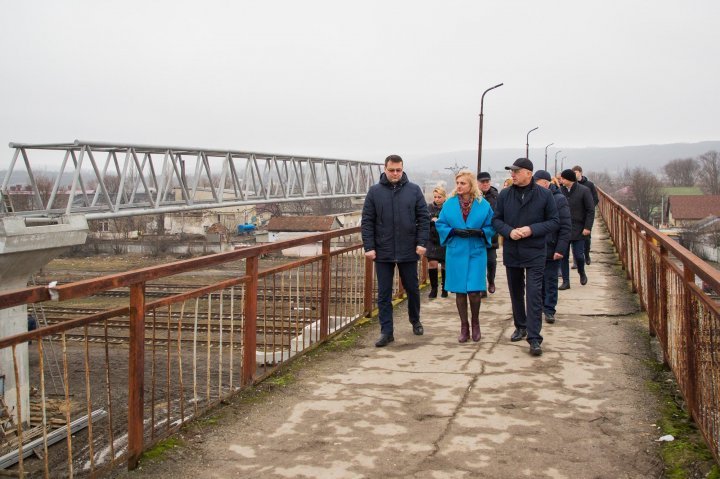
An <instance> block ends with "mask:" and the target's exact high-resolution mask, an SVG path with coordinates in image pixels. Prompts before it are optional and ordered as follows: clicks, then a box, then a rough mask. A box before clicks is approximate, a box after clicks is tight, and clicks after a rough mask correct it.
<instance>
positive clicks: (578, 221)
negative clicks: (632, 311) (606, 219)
mask: <svg viewBox="0 0 720 479" xmlns="http://www.w3.org/2000/svg"><path fill="white" fill-rule="evenodd" d="M560 182H561V183H562V184H563V187H562V192H563V193H564V194H565V196H567V199H568V204H569V205H570V217H571V219H572V228H571V230H570V247H571V248H572V254H573V259H574V260H575V263H576V264H577V270H578V273H579V274H580V284H581V285H583V286H584V285H586V284H587V282H588V278H587V275H586V274H585V237H586V236H588V235H590V231H591V230H592V227H593V222H594V221H595V203H594V202H593V198H592V193H590V189H589V188H587V187H586V186H583V185H581V184H579V183H577V177H576V176H575V172H574V171H573V170H570V169H567V170H563V172H562V173H561V174H560ZM560 268H561V269H562V276H563V284H561V285H560V287H559V288H558V289H569V288H570V263H569V262H568V255H565V256H564V257H563V259H562V260H561V262H560Z"/></svg>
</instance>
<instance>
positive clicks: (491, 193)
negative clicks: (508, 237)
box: [483, 186, 499, 249]
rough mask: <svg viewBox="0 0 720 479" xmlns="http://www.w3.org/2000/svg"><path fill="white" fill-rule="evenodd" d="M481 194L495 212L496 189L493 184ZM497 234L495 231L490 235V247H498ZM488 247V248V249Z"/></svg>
mask: <svg viewBox="0 0 720 479" xmlns="http://www.w3.org/2000/svg"><path fill="white" fill-rule="evenodd" d="M483 196H484V197H485V199H486V200H488V203H490V207H491V208H492V210H493V214H495V208H496V207H497V199H498V190H497V188H495V187H494V186H491V187H490V189H489V190H487V193H484V194H483ZM498 247H499V245H498V234H497V233H495V234H494V235H493V237H492V246H491V247H490V248H492V249H498ZM490 248H488V249H490Z"/></svg>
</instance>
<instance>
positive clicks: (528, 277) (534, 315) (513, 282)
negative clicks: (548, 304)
mask: <svg viewBox="0 0 720 479" xmlns="http://www.w3.org/2000/svg"><path fill="white" fill-rule="evenodd" d="M505 271H506V272H507V279H508V289H509V290H510V301H511V302H512V311H513V320H514V321H515V327H516V328H525V329H527V333H528V335H527V340H528V342H530V341H532V340H537V341H539V342H541V343H542V340H543V337H542V336H541V335H540V330H541V329H542V309H543V278H544V276H545V264H544V263H543V264H541V265H539V266H532V267H530V268H511V267H509V266H506V267H505Z"/></svg>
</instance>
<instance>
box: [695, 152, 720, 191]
mask: <svg viewBox="0 0 720 479" xmlns="http://www.w3.org/2000/svg"><path fill="white" fill-rule="evenodd" d="M698 163H699V164H700V168H699V178H698V181H697V182H698V184H699V185H700V187H701V188H702V189H703V191H704V192H705V194H708V195H720V153H718V152H717V151H714V150H713V151H708V152H707V153H704V154H702V155H700V156H699V157H698Z"/></svg>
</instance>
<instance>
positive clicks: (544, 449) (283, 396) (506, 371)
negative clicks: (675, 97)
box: [132, 226, 661, 478]
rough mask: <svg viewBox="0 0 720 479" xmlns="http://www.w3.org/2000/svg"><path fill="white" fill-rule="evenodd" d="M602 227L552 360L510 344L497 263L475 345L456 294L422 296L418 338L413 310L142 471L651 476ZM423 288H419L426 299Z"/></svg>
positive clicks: (569, 296)
mask: <svg viewBox="0 0 720 479" xmlns="http://www.w3.org/2000/svg"><path fill="white" fill-rule="evenodd" d="M601 228H602V226H600V227H597V228H596V231H595V237H594V241H593V253H594V254H593V259H594V262H593V264H592V265H591V266H589V267H588V276H589V278H590V281H589V284H588V285H587V286H584V287H582V286H580V285H579V281H578V279H577V274H576V272H575V271H572V273H573V277H572V288H571V289H570V290H567V291H561V292H560V294H561V296H560V303H559V306H558V314H557V319H558V321H557V322H556V323H555V324H553V325H548V324H545V325H544V326H543V335H544V336H545V342H544V344H543V347H544V355H543V356H542V357H540V358H534V357H531V356H530V355H529V354H528V346H527V344H526V343H525V342H524V341H523V342H519V343H511V342H510V341H509V339H508V338H509V336H510V333H511V332H512V330H513V325H512V320H511V317H510V316H511V314H510V303H509V297H508V295H507V287H506V286H505V276H504V271H503V268H502V267H500V268H499V271H498V273H499V276H500V277H499V278H498V282H497V284H498V285H499V286H500V287H499V288H498V291H497V293H496V294H494V295H491V298H490V299H489V300H487V301H485V302H483V305H482V310H481V325H482V331H483V337H482V340H481V341H480V342H479V343H467V344H458V342H457V339H456V336H457V332H458V331H457V330H458V325H457V322H458V321H457V316H456V311H455V304H454V300H453V296H452V295H451V297H450V298H447V299H441V298H438V299H436V300H432V301H429V300H427V299H424V300H423V301H424V302H423V305H422V317H423V323H424V325H425V331H426V333H425V335H424V336H421V337H417V336H413V335H412V332H411V330H410V327H409V325H408V324H407V322H406V321H407V320H406V314H405V309H404V307H402V306H401V307H399V308H397V310H396V334H395V342H394V343H392V344H391V345H390V346H388V347H386V348H383V349H378V348H375V347H373V341H374V340H375V339H376V336H377V327H376V326H375V320H373V325H372V327H366V328H364V329H362V330H363V331H364V333H363V335H362V337H361V339H360V341H359V344H358V346H357V347H356V348H353V349H351V350H349V351H345V352H341V353H331V354H329V355H325V356H324V357H323V358H321V359H319V360H317V361H311V362H310V363H309V366H308V367H303V369H302V370H301V371H300V372H299V373H297V374H298V380H297V381H295V382H294V383H292V384H290V385H289V386H286V387H284V388H280V389H279V390H276V391H274V392H273V393H272V394H271V395H270V396H268V397H267V401H263V402H262V403H256V404H254V405H247V404H244V405H243V404H241V405H234V406H230V407H228V408H226V409H225V410H224V411H222V412H221V413H220V416H221V420H220V421H219V422H220V425H218V426H213V428H212V430H210V429H208V427H207V426H204V427H201V426H198V427H197V428H196V429H193V428H192V427H191V428H190V429H189V430H187V431H185V432H183V435H184V436H185V437H184V441H185V444H186V445H185V446H183V447H181V448H179V449H178V450H176V451H177V452H171V453H170V454H171V455H172V456H173V460H165V461H163V462H162V463H156V464H143V467H142V468H141V469H140V470H137V471H134V472H133V473H132V476H133V477H266V478H271V477H333V478H360V477H423V478H425V477H433V478H445V477H447V478H451V477H452V478H456V477H503V478H510V477H560V478H582V477H658V476H659V474H660V471H661V466H660V464H659V462H658V459H657V455H656V449H655V446H654V444H657V443H655V442H654V440H655V439H657V437H658V436H659V435H660V434H659V433H658V431H657V428H656V427H655V425H654V421H655V415H654V411H655V408H654V407H653V403H654V401H655V399H654V397H653V396H652V395H651V394H650V393H649V392H648V390H647V388H646V387H645V385H644V382H645V380H646V379H647V374H648V373H647V369H646V367H645V366H644V365H643V360H644V358H646V357H647V356H648V355H649V354H650V353H649V347H648V345H647V339H646V338H647V336H646V334H645V332H646V329H647V327H646V324H645V319H644V318H645V315H644V314H641V313H640V312H639V306H638V304H637V299H636V298H635V297H634V296H633V295H632V294H631V293H630V292H629V291H628V288H627V286H626V282H625V280H624V279H623V277H622V276H621V275H619V274H618V268H617V266H618V262H617V257H616V256H615V254H614V252H613V250H612V246H611V243H610V242H609V240H608V238H607V236H606V233H605V231H604V230H601ZM423 296H426V292H425V293H424V294H423Z"/></svg>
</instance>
